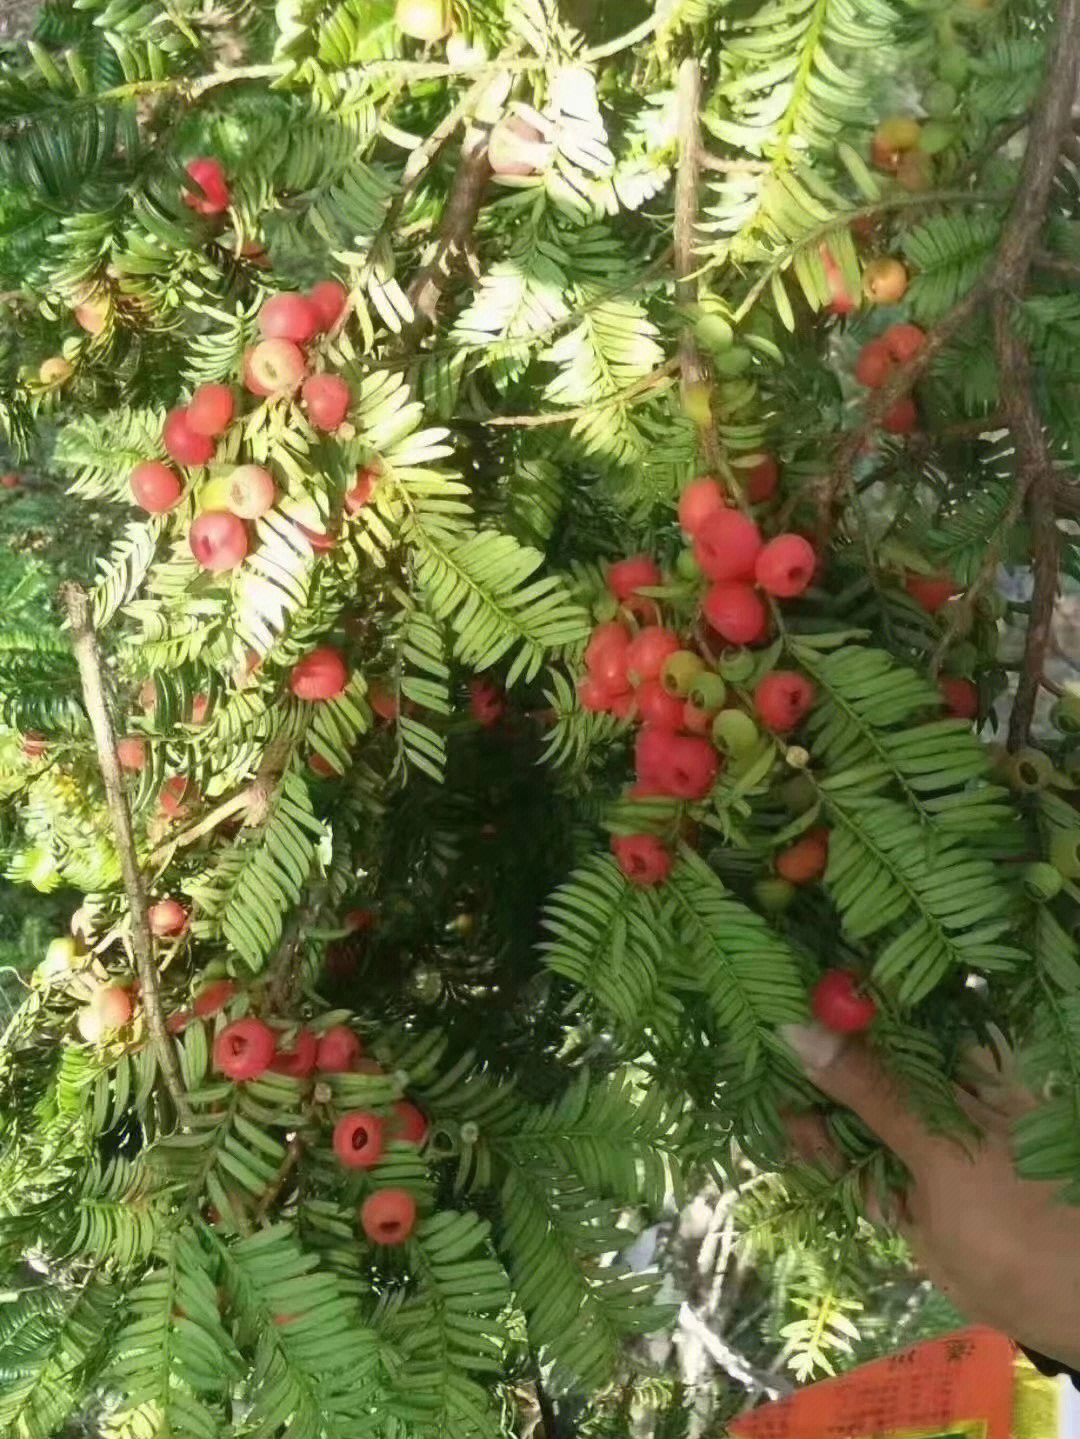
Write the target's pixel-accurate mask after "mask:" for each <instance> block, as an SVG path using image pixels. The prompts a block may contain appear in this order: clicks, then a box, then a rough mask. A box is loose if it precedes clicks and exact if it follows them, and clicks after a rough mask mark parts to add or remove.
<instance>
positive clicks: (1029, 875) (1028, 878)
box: [1024, 835, 1080, 904]
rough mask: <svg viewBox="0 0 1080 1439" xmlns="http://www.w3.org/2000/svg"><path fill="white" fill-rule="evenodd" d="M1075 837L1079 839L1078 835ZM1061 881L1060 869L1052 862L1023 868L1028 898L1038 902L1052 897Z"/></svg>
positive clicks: (1059, 886)
mask: <svg viewBox="0 0 1080 1439" xmlns="http://www.w3.org/2000/svg"><path fill="white" fill-rule="evenodd" d="M1077 838H1078V839H1080V835H1078V836H1077ZM1074 849H1075V845H1074ZM1062 883H1063V881H1062V876H1061V871H1060V869H1055V867H1054V866H1053V865H1052V864H1029V865H1028V866H1027V867H1026V869H1025V870H1024V889H1025V891H1026V892H1027V894H1028V897H1029V898H1031V899H1034V900H1036V901H1037V902H1038V903H1040V904H1042V903H1044V902H1045V901H1046V900H1048V899H1053V898H1054V895H1055V894H1057V893H1058V892H1059V891H1060V889H1061V886H1062Z"/></svg>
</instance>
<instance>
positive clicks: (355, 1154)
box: [334, 1110, 383, 1169]
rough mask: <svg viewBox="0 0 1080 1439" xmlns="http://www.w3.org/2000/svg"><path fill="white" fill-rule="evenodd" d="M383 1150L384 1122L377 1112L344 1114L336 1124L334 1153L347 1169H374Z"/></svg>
mask: <svg viewBox="0 0 1080 1439" xmlns="http://www.w3.org/2000/svg"><path fill="white" fill-rule="evenodd" d="M382 1152H383V1122H382V1120H381V1119H380V1118H379V1116H378V1115H377V1114H369V1113H367V1111H366V1110H359V1111H357V1112H356V1113H354V1114H343V1115H342V1117H341V1118H340V1119H339V1120H338V1122H337V1123H336V1124H335V1125H334V1153H335V1154H336V1155H337V1157H338V1159H339V1160H340V1161H341V1163H342V1164H343V1165H344V1166H345V1168H346V1169H374V1168H375V1166H376V1164H378V1162H379V1160H380V1159H381V1158H382Z"/></svg>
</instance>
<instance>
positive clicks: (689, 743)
mask: <svg viewBox="0 0 1080 1439" xmlns="http://www.w3.org/2000/svg"><path fill="white" fill-rule="evenodd" d="M634 760H635V766H636V774H637V778H638V780H639V781H640V782H641V783H642V784H644V785H647V786H650V787H651V788H652V789H653V790H654V791H655V792H656V793H658V794H666V795H671V796H672V797H673V798H675V799H687V800H690V799H704V798H705V796H706V795H707V794H708V793H709V791H710V790H711V789H712V787H713V785H714V784H715V783H716V776H717V775H718V774H719V772H720V760H719V757H718V755H717V753H716V751H715V749H713V747H712V745H711V744H710V743H709V742H708V740H706V739H703V738H702V737H701V736H700V735H679V734H672V733H671V732H670V731H667V730H655V729H652V728H651V727H649V726H647V727H646V728H644V729H643V730H641V732H640V733H639V735H638V737H637V742H636V743H635V745H634Z"/></svg>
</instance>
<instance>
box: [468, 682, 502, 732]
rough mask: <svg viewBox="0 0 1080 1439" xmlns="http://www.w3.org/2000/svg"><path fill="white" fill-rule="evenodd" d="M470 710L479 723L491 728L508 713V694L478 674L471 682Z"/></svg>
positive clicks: (485, 727)
mask: <svg viewBox="0 0 1080 1439" xmlns="http://www.w3.org/2000/svg"><path fill="white" fill-rule="evenodd" d="M469 710H470V712H471V714H472V717H473V719H474V720H476V721H477V723H478V724H480V725H481V726H483V728H484V729H491V728H492V727H493V726H494V725H497V724H498V723H499V721H500V720H501V719H502V717H503V715H504V714H505V713H506V696H505V695H504V694H503V693H502V692H501V690H498V689H496V688H495V686H494V685H493V684H489V683H488V681H487V680H482V679H480V678H479V676H477V678H475V679H473V680H470V682H469Z"/></svg>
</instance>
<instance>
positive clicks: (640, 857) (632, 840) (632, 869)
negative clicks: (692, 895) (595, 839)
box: [611, 834, 673, 889]
mask: <svg viewBox="0 0 1080 1439" xmlns="http://www.w3.org/2000/svg"><path fill="white" fill-rule="evenodd" d="M611 852H612V854H613V855H614V856H615V859H616V861H617V863H618V866H619V868H620V869H621V870H622V872H623V874H625V875H626V877H627V879H628V880H629V881H630V883H631V884H636V885H640V886H641V888H642V889H648V888H651V887H652V886H653V885H655V884H663V882H664V880H665V879H667V877H668V875H669V874H670V873H671V866H672V863H673V861H672V858H671V854H670V853H669V851H668V850H666V849H665V848H664V846H663V845H662V844H661V843H660V841H659V840H658V839H657V838H656V836H655V835H651V834H616V835H612V837H611Z"/></svg>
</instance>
